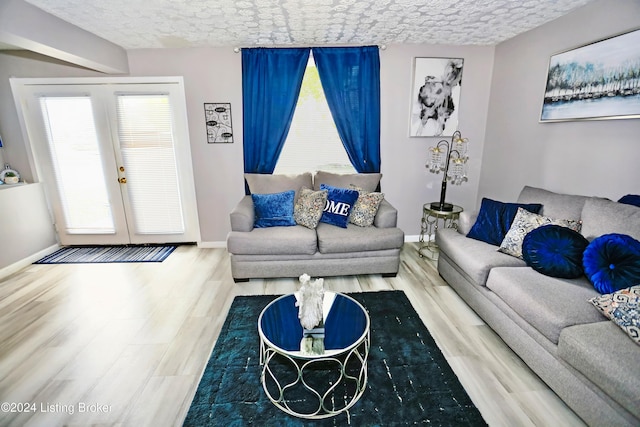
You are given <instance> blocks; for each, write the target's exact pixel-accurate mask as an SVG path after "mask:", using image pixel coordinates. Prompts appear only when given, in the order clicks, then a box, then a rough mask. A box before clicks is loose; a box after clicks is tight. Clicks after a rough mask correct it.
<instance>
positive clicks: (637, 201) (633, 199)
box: [618, 194, 640, 207]
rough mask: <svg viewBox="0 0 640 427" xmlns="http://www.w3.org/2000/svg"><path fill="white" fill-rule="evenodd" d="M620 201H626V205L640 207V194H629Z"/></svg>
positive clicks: (619, 201)
mask: <svg viewBox="0 0 640 427" xmlns="http://www.w3.org/2000/svg"><path fill="white" fill-rule="evenodd" d="M618 203H624V204H625V205H632V206H638V207H640V195H639V194H627V195H626V196H622V197H620V200H618Z"/></svg>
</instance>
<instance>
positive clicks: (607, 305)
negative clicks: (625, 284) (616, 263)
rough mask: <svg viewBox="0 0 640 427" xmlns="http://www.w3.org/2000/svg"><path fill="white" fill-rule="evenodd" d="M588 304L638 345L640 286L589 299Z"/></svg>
mask: <svg viewBox="0 0 640 427" xmlns="http://www.w3.org/2000/svg"><path fill="white" fill-rule="evenodd" d="M589 302H590V303H591V304H593V306H594V307H595V308H597V309H598V310H600V312H601V313H602V314H604V315H605V317H606V318H607V319H609V320H612V321H613V323H615V324H616V325H618V326H619V327H620V329H622V330H623V331H624V332H625V333H626V334H627V335H629V338H631V339H632V340H633V342H635V343H636V344H638V345H640V285H638V286H632V287H630V288H627V289H621V290H619V291H616V292H613V293H611V294H605V295H602V296H599V297H595V298H591V299H590V300H589Z"/></svg>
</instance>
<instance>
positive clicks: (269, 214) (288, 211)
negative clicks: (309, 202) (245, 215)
mask: <svg viewBox="0 0 640 427" xmlns="http://www.w3.org/2000/svg"><path fill="white" fill-rule="evenodd" d="M295 194H296V193H295V191H293V190H289V191H284V192H282V193H272V194H252V195H251V198H252V199H253V207H254V211H255V216H256V217H255V221H254V223H253V226H254V227H256V228H266V227H277V226H285V227H289V226H292V225H296V221H295V220H294V219H293V201H294V198H295Z"/></svg>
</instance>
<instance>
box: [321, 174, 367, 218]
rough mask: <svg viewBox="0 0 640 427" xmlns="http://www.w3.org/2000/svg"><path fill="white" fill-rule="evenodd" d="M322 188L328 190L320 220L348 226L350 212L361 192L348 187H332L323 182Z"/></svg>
mask: <svg viewBox="0 0 640 427" xmlns="http://www.w3.org/2000/svg"><path fill="white" fill-rule="evenodd" d="M320 190H327V203H326V204H325V206H324V211H323V212H322V217H321V218H320V222H326V223H327V224H331V225H335V226H338V227H342V228H347V224H348V223H349V214H350V213H351V209H352V208H353V205H354V204H355V203H356V200H358V195H359V193H358V192H357V191H356V190H349V189H347V188H338V187H332V186H330V185H327V184H321V185H320Z"/></svg>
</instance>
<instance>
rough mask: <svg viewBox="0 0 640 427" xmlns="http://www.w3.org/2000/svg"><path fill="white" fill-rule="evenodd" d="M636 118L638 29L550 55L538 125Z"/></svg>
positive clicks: (639, 105)
mask: <svg viewBox="0 0 640 427" xmlns="http://www.w3.org/2000/svg"><path fill="white" fill-rule="evenodd" d="M630 118H640V30H635V31H631V32H629V33H625V34H621V35H619V36H615V37H611V38H608V39H605V40H600V41H597V42H594V43H591V44H588V45H585V46H581V47H578V48H575V49H571V50H568V51H565V52H561V53H557V54H555V55H552V56H551V58H550V60H549V70H548V72H547V85H546V87H545V93H544V101H543V103H542V114H541V115H540V121H541V122H560V121H568V120H605V119H630Z"/></svg>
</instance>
